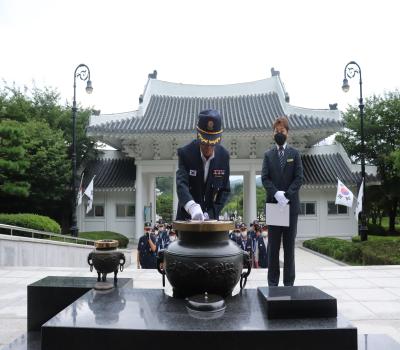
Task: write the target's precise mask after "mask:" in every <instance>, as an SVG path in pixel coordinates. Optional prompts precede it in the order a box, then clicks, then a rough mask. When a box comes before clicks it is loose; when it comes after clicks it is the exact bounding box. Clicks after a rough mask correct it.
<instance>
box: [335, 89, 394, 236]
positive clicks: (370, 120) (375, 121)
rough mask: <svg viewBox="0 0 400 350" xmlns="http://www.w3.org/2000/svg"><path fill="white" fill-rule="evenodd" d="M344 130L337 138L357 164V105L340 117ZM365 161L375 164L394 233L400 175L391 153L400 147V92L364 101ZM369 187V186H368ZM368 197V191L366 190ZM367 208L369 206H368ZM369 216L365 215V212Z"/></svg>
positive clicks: (359, 147) (358, 119)
mask: <svg viewBox="0 0 400 350" xmlns="http://www.w3.org/2000/svg"><path fill="white" fill-rule="evenodd" d="M343 117H344V121H345V125H346V128H345V130H343V131H342V132H340V133H339V134H338V136H336V140H337V141H339V142H340V143H342V145H343V146H344V148H345V149H346V151H347V152H348V153H349V155H350V156H352V157H353V158H354V159H355V160H356V161H359V160H360V156H361V142H360V139H361V136H360V116H359V110H358V107H357V106H350V107H349V108H348V109H347V111H346V112H345V113H344V115H343ZM364 135H365V153H364V154H365V159H366V163H367V164H372V165H376V166H377V168H378V174H379V176H380V179H381V183H382V185H381V196H382V197H383V198H384V199H385V201H384V203H383V204H382V205H383V206H384V209H385V211H386V213H387V214H388V216H389V232H395V219H396V214H397V210H398V205H399V199H400V187H399V186H398V184H399V183H400V176H399V173H398V171H397V170H396V167H395V164H396V163H395V157H393V156H392V154H393V152H395V151H396V150H398V149H399V148H400V93H399V92H398V91H395V92H389V93H387V94H385V95H384V96H383V97H381V96H373V97H372V98H369V99H366V102H365V113H364ZM367 185H368V184H367ZM366 192H367V193H366V200H367V201H369V198H368V188H367V191H366ZM367 208H368V205H367ZM366 214H367V215H368V212H367V213H366Z"/></svg>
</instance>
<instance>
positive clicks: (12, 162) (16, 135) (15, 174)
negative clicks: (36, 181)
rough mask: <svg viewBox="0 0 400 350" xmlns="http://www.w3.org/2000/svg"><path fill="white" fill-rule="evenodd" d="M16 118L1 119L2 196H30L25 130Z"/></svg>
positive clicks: (0, 173) (0, 183)
mask: <svg viewBox="0 0 400 350" xmlns="http://www.w3.org/2000/svg"><path fill="white" fill-rule="evenodd" d="M19 124H20V123H19V122H17V121H14V120H9V119H5V118H2V119H1V120H0V196H1V195H8V196H15V197H28V195H29V187H30V184H29V182H28V181H25V180H24V179H25V177H26V170H27V168H28V167H29V161H28V160H27V159H26V157H25V155H26V151H25V148H24V132H23V129H22V128H21V127H20V125H19Z"/></svg>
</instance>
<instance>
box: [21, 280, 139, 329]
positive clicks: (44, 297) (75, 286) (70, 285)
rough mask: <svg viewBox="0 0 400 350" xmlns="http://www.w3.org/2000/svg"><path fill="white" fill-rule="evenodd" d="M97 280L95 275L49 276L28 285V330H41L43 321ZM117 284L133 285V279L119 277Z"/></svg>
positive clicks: (80, 294)
mask: <svg viewBox="0 0 400 350" xmlns="http://www.w3.org/2000/svg"><path fill="white" fill-rule="evenodd" d="M112 280H113V279H112V278H111V281H112ZM96 282H97V278H95V277H60V276H48V277H46V278H43V279H41V280H39V281H37V282H35V283H32V284H30V285H28V287H27V288H28V315H27V319H28V320H27V321H28V331H39V330H40V327H41V326H42V324H43V323H45V322H46V321H48V320H49V319H50V318H52V317H53V316H55V315H56V314H58V313H59V312H60V311H61V310H63V309H64V308H66V307H67V306H69V305H70V304H71V303H73V302H74V301H75V300H76V299H78V298H79V297H81V296H82V295H83V294H85V293H87V292H88V291H90V290H91V289H92V288H94V286H95V284H96ZM117 286H118V287H120V288H121V287H126V286H131V287H132V279H131V278H119V279H118V282H117Z"/></svg>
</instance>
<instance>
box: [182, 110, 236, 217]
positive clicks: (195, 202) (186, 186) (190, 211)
mask: <svg viewBox="0 0 400 350" xmlns="http://www.w3.org/2000/svg"><path fill="white" fill-rule="evenodd" d="M221 136H222V120H221V116H220V114H219V112H218V111H216V110H214V109H207V110H204V111H202V112H200V114H199V118H198V122H197V140H193V141H192V142H191V143H189V144H188V145H186V146H184V147H182V148H179V149H178V158H179V166H178V170H177V172H176V186H177V193H178V200H179V203H178V210H177V215H176V219H177V220H187V219H192V220H200V221H203V220H206V219H216V220H218V218H219V214H220V212H221V210H222V208H223V207H224V205H225V203H226V201H227V199H228V195H229V192H230V184H229V173H230V171H229V153H228V151H227V150H226V149H225V148H224V147H222V146H221V145H220V142H221Z"/></svg>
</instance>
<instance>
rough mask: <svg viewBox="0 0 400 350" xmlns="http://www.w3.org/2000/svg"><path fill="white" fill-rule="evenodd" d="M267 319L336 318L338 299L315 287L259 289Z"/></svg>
mask: <svg viewBox="0 0 400 350" xmlns="http://www.w3.org/2000/svg"><path fill="white" fill-rule="evenodd" d="M258 292H259V294H260V295H261V297H262V299H263V300H264V304H265V307H266V312H267V317H268V318H269V319H273V318H310V317H336V316H337V302H336V299H335V298H334V297H332V296H330V295H329V294H326V293H324V292H323V291H322V290H319V289H318V288H315V287H313V286H294V287H259V288H258Z"/></svg>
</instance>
